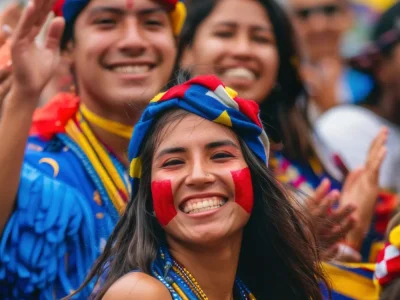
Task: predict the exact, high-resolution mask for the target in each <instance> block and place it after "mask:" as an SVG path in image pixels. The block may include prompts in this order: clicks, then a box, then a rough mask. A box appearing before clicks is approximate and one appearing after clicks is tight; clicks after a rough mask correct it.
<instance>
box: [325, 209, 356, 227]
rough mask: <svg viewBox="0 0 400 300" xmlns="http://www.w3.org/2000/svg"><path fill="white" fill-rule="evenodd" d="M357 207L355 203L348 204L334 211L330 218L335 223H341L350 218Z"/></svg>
mask: <svg viewBox="0 0 400 300" xmlns="http://www.w3.org/2000/svg"><path fill="white" fill-rule="evenodd" d="M356 209H357V208H356V206H355V205H354V204H346V205H344V206H342V207H339V208H338V209H336V210H334V211H332V213H331V215H330V218H331V220H332V222H333V223H336V224H341V223H342V222H343V221H344V220H345V219H348V217H350V215H351V214H352V213H353V212H354V211H356Z"/></svg>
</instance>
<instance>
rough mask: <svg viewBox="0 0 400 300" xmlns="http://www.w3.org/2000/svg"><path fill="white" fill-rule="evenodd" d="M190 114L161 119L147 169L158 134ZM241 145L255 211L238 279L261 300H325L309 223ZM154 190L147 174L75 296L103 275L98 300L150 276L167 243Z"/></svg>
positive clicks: (146, 151) (151, 137)
mask: <svg viewBox="0 0 400 300" xmlns="http://www.w3.org/2000/svg"><path fill="white" fill-rule="evenodd" d="M188 114H189V113H188V112H186V111H182V110H172V111H169V112H166V113H164V114H163V115H162V116H160V118H159V119H158V120H157V122H156V123H155V124H153V126H152V128H151V129H150V131H149V133H148V136H147V138H145V139H144V140H145V143H144V145H143V147H142V150H141V153H142V155H141V157H142V163H143V165H145V166H151V163H152V159H153V154H154V151H155V147H156V145H157V144H158V142H159V141H160V138H162V137H160V133H161V132H165V131H168V129H167V130H166V129H165V128H168V126H171V124H173V123H174V122H175V121H179V122H180V121H184V117H185V116H187V115H188ZM175 124H176V123H175ZM240 144H241V148H242V151H243V155H244V157H245V160H246V162H247V164H248V166H249V169H250V171H251V175H252V181H253V189H254V208H253V212H252V214H251V216H250V219H249V222H248V223H247V225H246V226H245V228H244V233H243V241H242V247H241V253H240V259H239V265H238V276H239V277H240V278H241V279H242V280H243V281H244V283H245V284H246V285H247V286H248V287H249V288H250V290H251V291H252V293H253V294H254V295H255V297H257V298H259V299H304V300H309V299H322V296H321V292H320V288H319V284H321V283H322V284H325V285H326V286H327V283H326V280H325V278H324V275H323V272H322V270H321V266H320V264H319V261H320V260H319V257H318V253H317V250H316V248H315V244H316V243H315V240H314V236H313V235H312V233H311V230H308V224H309V223H308V221H307V220H306V218H305V217H304V216H303V215H302V214H301V213H300V211H299V208H298V207H297V206H295V205H294V204H293V201H295V200H294V199H292V197H290V196H289V195H288V193H287V192H286V191H285V190H284V189H283V188H282V185H280V184H279V183H278V182H277V180H276V179H275V177H274V176H273V175H272V173H271V171H270V170H269V169H268V168H267V166H266V165H265V164H264V163H263V162H262V161H260V160H259V159H258V158H257V157H256V156H255V155H254V154H253V152H252V151H250V150H249V148H248V147H247V145H246V144H244V143H243V142H242V141H240ZM150 186H151V172H144V173H143V174H142V178H141V181H140V184H139V187H138V193H137V195H136V196H135V197H134V198H133V199H131V201H130V202H129V204H128V206H127V208H126V211H125V213H124V215H123V216H122V217H121V219H120V221H119V222H118V224H117V226H116V227H115V229H114V231H113V233H112V234H111V236H110V238H109V240H108V242H107V245H106V247H105V249H104V252H103V254H102V255H101V256H100V257H99V259H98V260H97V262H96V263H95V265H94V268H93V269H92V270H91V271H90V273H89V275H88V277H87V279H86V280H85V282H84V283H83V284H82V286H81V287H80V288H79V289H78V290H77V292H76V293H79V291H81V290H82V289H83V288H84V287H85V286H86V285H87V284H88V283H89V282H92V280H93V279H94V278H99V277H101V275H102V273H103V271H104V270H105V269H106V270H107V276H106V279H105V281H104V282H102V284H101V288H100V290H99V291H98V293H97V295H96V299H101V297H102V296H103V295H104V294H105V292H106V291H107V290H108V288H109V287H110V286H111V285H112V284H113V283H114V282H115V281H116V280H118V279H119V278H120V277H122V276H123V275H125V274H127V273H129V272H131V271H132V270H140V271H142V272H144V273H146V274H149V275H151V272H150V265H151V263H152V261H153V260H154V259H155V257H156V253H157V250H158V248H159V246H160V244H162V243H166V239H165V232H164V230H163V229H162V228H161V226H160V225H159V223H158V222H157V220H156V218H155V217H154V216H153V215H152V211H153V204H152V197H151V189H150ZM113 258H116V259H113ZM76 293H74V294H76ZM71 296H72V295H71ZM71 296H69V297H71Z"/></svg>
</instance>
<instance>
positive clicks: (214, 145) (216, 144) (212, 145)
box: [206, 140, 239, 150]
mask: <svg viewBox="0 0 400 300" xmlns="http://www.w3.org/2000/svg"><path fill="white" fill-rule="evenodd" d="M223 146H233V147H235V148H237V149H239V147H238V145H236V144H235V143H234V142H232V141H231V140H223V141H216V142H212V143H209V144H207V145H206V148H207V149H208V150H210V149H215V148H219V147H223Z"/></svg>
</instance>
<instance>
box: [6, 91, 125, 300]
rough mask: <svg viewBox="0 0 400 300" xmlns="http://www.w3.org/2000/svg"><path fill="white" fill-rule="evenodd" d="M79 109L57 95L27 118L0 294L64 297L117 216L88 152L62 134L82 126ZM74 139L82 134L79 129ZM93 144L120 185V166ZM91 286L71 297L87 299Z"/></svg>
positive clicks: (83, 273)
mask: <svg viewBox="0 0 400 300" xmlns="http://www.w3.org/2000/svg"><path fill="white" fill-rule="evenodd" d="M78 114H79V99H78V98H77V97H75V96H73V95H70V94H61V95H58V96H57V97H56V98H55V99H54V101H51V102H50V103H49V104H48V105H47V106H45V107H43V108H42V109H40V110H38V111H36V113H35V115H34V118H33V126H32V130H31V136H30V137H29V140H28V144H27V147H26V154H25V159H24V164H23V168H22V173H21V179H20V186H19V190H18V196H17V201H16V207H15V209H14V212H13V214H12V215H11V217H10V219H9V221H8V223H7V225H6V227H5V230H4V233H3V235H2V236H1V238H0V298H1V299H5V300H7V299H46V300H47V299H54V298H56V299H61V298H62V297H64V296H66V295H68V294H69V293H70V292H71V290H74V289H76V288H77V287H78V286H79V285H80V284H81V283H82V282H83V280H84V278H85V277H86V275H87V272H88V270H89V268H90V267H91V266H92V264H93V262H94V261H95V259H96V258H97V257H98V256H99V255H100V253H101V252H102V250H103V248H104V246H105V244H106V240H107V238H108V237H109V235H110V234H111V232H112V230H113V228H114V226H115V224H116V222H117V221H118V219H119V214H118V211H117V209H116V207H115V206H114V204H113V199H111V198H110V196H109V194H108V193H107V188H106V187H105V182H104V179H105V178H106V177H105V176H104V175H103V174H101V173H99V172H98V170H97V169H96V168H95V166H96V164H95V163H93V162H92V161H91V160H90V156H91V155H90V153H92V155H93V153H94V151H87V149H86V148H85V147H84V146H82V145H81V144H78V143H77V142H75V140H74V138H75V136H70V135H69V134H68V133H67V132H66V127H67V128H68V126H67V124H70V123H71V122H74V124H78V125H80V124H81V123H80V122H78V121H77V119H76V116H77V115H78ZM75 122H76V123H75ZM78 125H77V126H78ZM78 136H79V139H81V138H83V139H87V138H88V137H87V134H86V132H84V131H83V130H81V129H80V128H79V129H78ZM77 141H78V139H77ZM95 144H96V145H97V146H98V147H101V149H102V151H103V152H102V156H103V158H102V159H104V157H106V160H109V163H110V164H111V165H112V166H113V170H114V171H113V172H110V171H109V169H106V167H104V168H105V169H106V173H107V176H109V177H111V178H112V180H113V181H116V180H118V178H120V179H121V180H123V184H124V185H125V186H127V185H128V181H129V180H128V174H127V170H126V168H125V167H124V166H123V165H122V164H121V163H120V162H119V161H118V160H117V158H116V157H115V156H114V155H113V154H112V153H111V152H109V151H107V149H106V147H105V146H104V145H103V144H101V143H100V142H99V141H96V142H95V143H91V145H92V146H93V145H95ZM95 155H96V156H97V155H98V153H95ZM92 289H93V285H89V286H88V288H86V289H85V290H84V291H83V292H82V293H81V294H80V295H79V297H78V298H80V299H87V297H88V296H89V294H90V292H91V290H92Z"/></svg>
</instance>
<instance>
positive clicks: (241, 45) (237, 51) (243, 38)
mask: <svg viewBox="0 0 400 300" xmlns="http://www.w3.org/2000/svg"><path fill="white" fill-rule="evenodd" d="M231 48H232V49H231V51H232V53H233V55H234V56H236V57H237V58H248V57H250V56H251V53H252V52H251V43H250V38H249V36H248V34H247V33H244V32H242V33H241V34H238V35H237V38H236V39H235V41H234V43H233V44H232V45H231Z"/></svg>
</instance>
